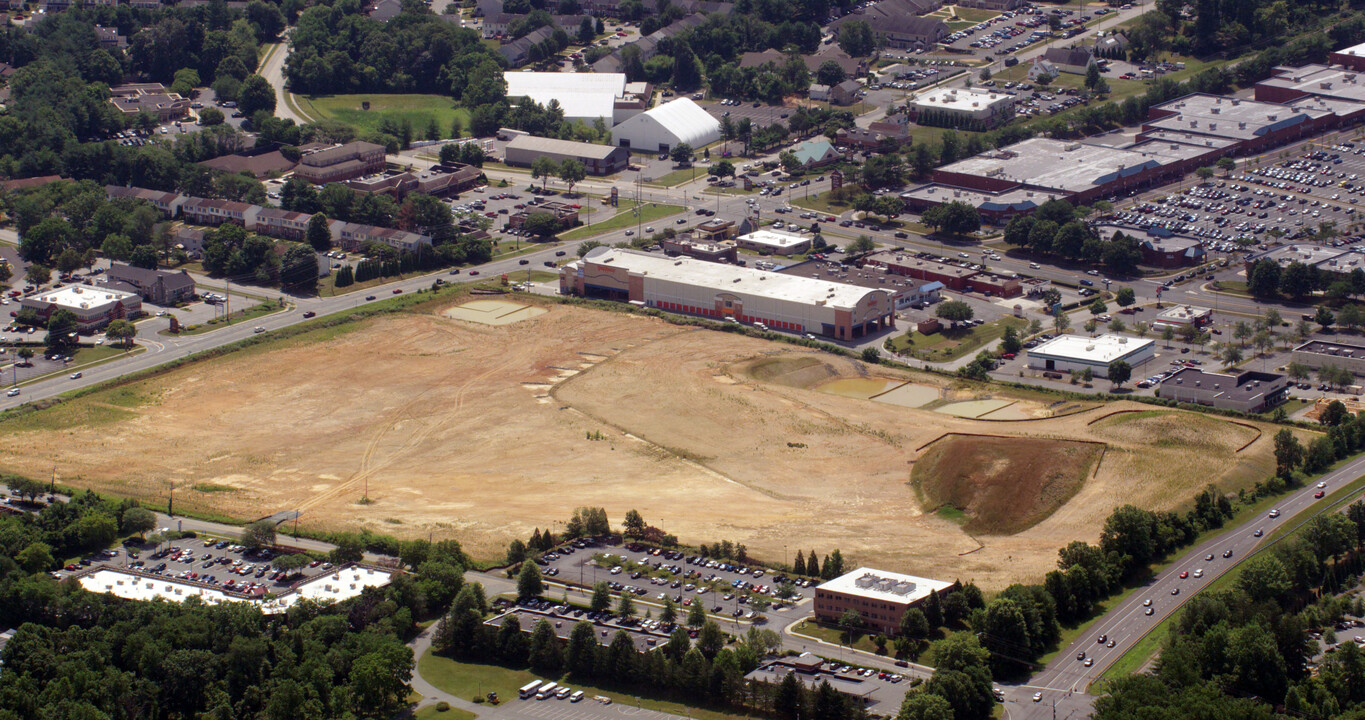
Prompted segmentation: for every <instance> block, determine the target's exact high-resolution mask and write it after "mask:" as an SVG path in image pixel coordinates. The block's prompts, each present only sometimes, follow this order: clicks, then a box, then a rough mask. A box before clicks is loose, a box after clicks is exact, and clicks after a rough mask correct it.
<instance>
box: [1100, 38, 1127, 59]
mask: <svg viewBox="0 0 1365 720" xmlns="http://www.w3.org/2000/svg"><path fill="white" fill-rule="evenodd" d="M1095 54H1096V55H1098V56H1100V57H1102V58H1124V57H1127V55H1128V36H1126V35H1124V34H1123V33H1121V32H1111V33H1109V34H1107V35H1105V36H1104V37H1102V38H1100V39H1098V40H1096V41H1095Z"/></svg>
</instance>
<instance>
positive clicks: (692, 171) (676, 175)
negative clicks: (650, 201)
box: [645, 166, 706, 187]
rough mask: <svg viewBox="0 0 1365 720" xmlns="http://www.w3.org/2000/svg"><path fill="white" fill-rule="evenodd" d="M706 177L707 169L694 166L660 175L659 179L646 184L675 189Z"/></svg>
mask: <svg viewBox="0 0 1365 720" xmlns="http://www.w3.org/2000/svg"><path fill="white" fill-rule="evenodd" d="M704 177H706V168H703V167H696V166H693V167H688V168H679V169H677V170H674V171H672V172H669V173H666V174H664V175H660V176H659V177H656V178H654V179H653V180H650V181H649V182H647V183H645V184H646V185H657V186H659V187H675V186H677V185H681V184H683V183H685V182H692V181H693V180H695V179H696V178H704Z"/></svg>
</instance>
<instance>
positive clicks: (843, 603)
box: [814, 567, 953, 635]
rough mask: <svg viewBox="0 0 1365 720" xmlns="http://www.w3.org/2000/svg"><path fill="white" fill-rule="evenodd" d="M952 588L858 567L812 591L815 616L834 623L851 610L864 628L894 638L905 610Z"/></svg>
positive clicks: (822, 620) (947, 584)
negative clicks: (932, 595) (860, 618)
mask: <svg viewBox="0 0 1365 720" xmlns="http://www.w3.org/2000/svg"><path fill="white" fill-rule="evenodd" d="M952 586H953V584H952V583H948V582H943V581H942V580H933V579H930V578H922V577H916V576H914V575H904V574H901V573H897V572H891V571H889V570H874V569H872V568H866V567H861V568H858V569H857V570H854V571H853V572H850V573H846V574H844V575H840V576H839V577H837V578H834V579H833V580H830V581H828V582H826V583H823V584H822V585H820V586H819V587H817V588H815V605H814V610H815V617H816V618H817V619H818V620H820V621H821V622H826V623H837V622H839V618H840V617H842V616H843V614H844V613H845V612H848V611H849V610H852V611H854V612H856V613H858V615H860V616H861V617H862V619H863V622H864V623H865V624H867V625H868V626H871V627H872V628H874V629H876V630H877V631H879V632H883V633H885V634H887V635H895V634H896V633H898V632H899V631H900V620H901V617H902V616H903V615H905V611H906V610H909V609H910V608H912V607H916V606H918V605H919V604H920V603H922V602H924V600H925V599H926V598H928V597H929V593H931V592H940V593H941V592H943V591H944V590H947V589H948V588H950V587H952Z"/></svg>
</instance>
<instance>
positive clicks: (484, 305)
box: [445, 300, 546, 325]
mask: <svg viewBox="0 0 1365 720" xmlns="http://www.w3.org/2000/svg"><path fill="white" fill-rule="evenodd" d="M545 313H546V310H545V308H539V307H527V306H526V305H518V304H517V303H511V302H505V301H502V300H475V301H473V302H467V303H465V304H463V305H458V306H456V307H453V308H450V309H449V310H446V311H445V316H446V317H448V318H452V319H455V320H468V321H470V322H476V323H481V324H483V325H511V324H512V323H516V322H521V321H522V320H529V319H531V318H533V317H536V316H537V315H544V314H545Z"/></svg>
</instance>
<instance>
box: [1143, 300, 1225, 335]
mask: <svg viewBox="0 0 1365 720" xmlns="http://www.w3.org/2000/svg"><path fill="white" fill-rule="evenodd" d="M1212 319H1213V311H1212V310H1210V309H1209V308H1206V307H1198V306H1196V305H1172V306H1171V307H1168V308H1166V309H1165V310H1162V311H1161V312H1159V313H1157V315H1156V318H1155V319H1154V320H1152V327H1153V328H1155V329H1157V330H1161V329H1162V328H1165V327H1166V326H1168V325H1169V326H1171V327H1173V328H1179V327H1180V326H1182V325H1194V326H1196V327H1202V326H1204V325H1207V324H1208V323H1209V321H1210V320H1212Z"/></svg>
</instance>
